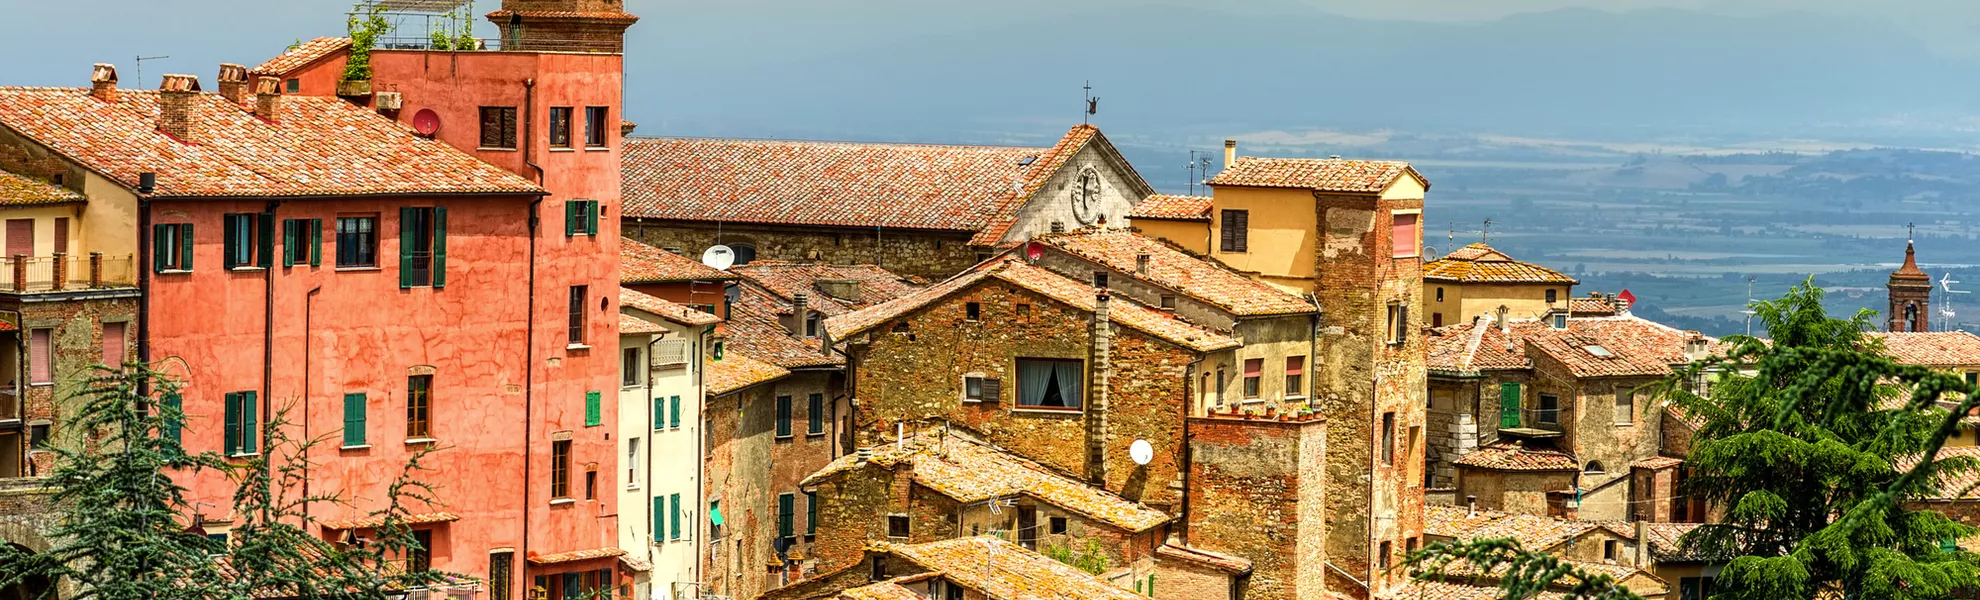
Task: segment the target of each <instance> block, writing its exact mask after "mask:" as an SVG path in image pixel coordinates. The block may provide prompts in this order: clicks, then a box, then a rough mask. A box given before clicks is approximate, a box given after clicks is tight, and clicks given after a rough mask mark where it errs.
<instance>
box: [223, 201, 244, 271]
mask: <svg viewBox="0 0 1980 600" xmlns="http://www.w3.org/2000/svg"><path fill="white" fill-rule="evenodd" d="M238 217H240V215H236V214H232V213H229V214H227V215H225V216H224V217H222V218H221V221H220V223H221V225H222V226H224V227H225V228H226V231H225V232H223V233H222V237H223V239H222V241H223V242H225V245H224V246H223V247H224V248H226V250H227V252H226V255H225V256H224V257H222V258H223V260H222V262H221V264H222V265H225V266H226V267H227V268H229V269H232V268H234V267H238V266H240V263H239V262H238V260H237V259H238V258H239V257H240V252H241V250H240V247H241V220H240V219H239V218H238Z"/></svg>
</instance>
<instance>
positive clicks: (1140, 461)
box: [1128, 440, 1155, 465]
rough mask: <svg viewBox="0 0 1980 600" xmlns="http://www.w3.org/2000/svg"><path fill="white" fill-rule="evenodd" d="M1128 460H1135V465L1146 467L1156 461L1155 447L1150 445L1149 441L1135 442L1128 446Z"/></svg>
mask: <svg viewBox="0 0 1980 600" xmlns="http://www.w3.org/2000/svg"><path fill="white" fill-rule="evenodd" d="M1128 458H1132V459H1134V464H1137V465H1146V464H1148V462H1149V461H1152V460H1155V447H1154V446H1150V445H1148V440H1135V441H1134V443H1133V444H1128Z"/></svg>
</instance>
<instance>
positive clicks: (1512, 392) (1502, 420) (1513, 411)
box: [1499, 382, 1520, 429]
mask: <svg viewBox="0 0 1980 600" xmlns="http://www.w3.org/2000/svg"><path fill="white" fill-rule="evenodd" d="M1519 404H1520V392H1519V384H1518V383H1514V382H1506V383H1501V384H1499V428H1500V429H1515V428H1518V427H1519Z"/></svg>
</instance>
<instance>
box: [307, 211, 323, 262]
mask: <svg viewBox="0 0 1980 600" xmlns="http://www.w3.org/2000/svg"><path fill="white" fill-rule="evenodd" d="M322 264H323V219H310V220H309V266H312V267H314V266H319V265H322Z"/></svg>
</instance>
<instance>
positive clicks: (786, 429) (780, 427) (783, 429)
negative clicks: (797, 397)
mask: <svg viewBox="0 0 1980 600" xmlns="http://www.w3.org/2000/svg"><path fill="white" fill-rule="evenodd" d="M790 434H791V397H790V396H778V397H777V437H784V436H788V435H790Z"/></svg>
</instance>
